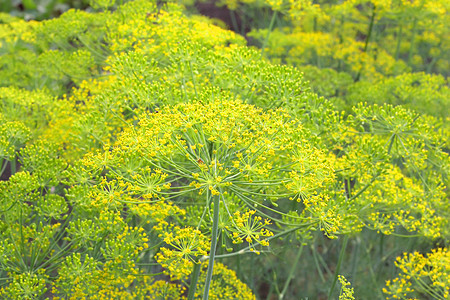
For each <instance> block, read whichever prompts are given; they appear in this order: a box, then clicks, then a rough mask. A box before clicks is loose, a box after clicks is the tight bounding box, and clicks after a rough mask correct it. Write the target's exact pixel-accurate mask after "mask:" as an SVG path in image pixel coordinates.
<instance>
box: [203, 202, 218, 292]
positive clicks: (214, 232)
mask: <svg viewBox="0 0 450 300" xmlns="http://www.w3.org/2000/svg"><path fill="white" fill-rule="evenodd" d="M219 200H220V199H219V197H214V214H213V225H212V237H211V250H210V251H209V263H208V270H207V272H206V281H205V289H204V291H203V300H207V299H208V296H209V287H210V285H211V280H212V275H213V267H214V257H215V253H216V246H217V233H218V229H219V202H220V201H219Z"/></svg>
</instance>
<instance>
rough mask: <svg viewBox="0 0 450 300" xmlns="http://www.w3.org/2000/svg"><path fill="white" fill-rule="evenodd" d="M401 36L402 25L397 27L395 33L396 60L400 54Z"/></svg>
mask: <svg viewBox="0 0 450 300" xmlns="http://www.w3.org/2000/svg"><path fill="white" fill-rule="evenodd" d="M402 36H403V26H402V25H400V27H399V28H398V34H397V47H396V48H395V60H396V61H397V60H398V57H399V55H400V45H401V43H402Z"/></svg>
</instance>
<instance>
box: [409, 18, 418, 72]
mask: <svg viewBox="0 0 450 300" xmlns="http://www.w3.org/2000/svg"><path fill="white" fill-rule="evenodd" d="M416 29H417V18H414V21H413V27H412V30H411V31H412V36H411V46H410V47H409V53H408V65H410V64H411V59H412V55H413V52H414V42H415V39H416V31H417V30H416Z"/></svg>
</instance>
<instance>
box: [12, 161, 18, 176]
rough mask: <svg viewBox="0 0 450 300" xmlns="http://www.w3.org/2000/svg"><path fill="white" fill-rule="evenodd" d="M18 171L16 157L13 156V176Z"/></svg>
mask: <svg viewBox="0 0 450 300" xmlns="http://www.w3.org/2000/svg"><path fill="white" fill-rule="evenodd" d="M16 172H17V168H16V158H13V160H11V176H12V175H14V174H16Z"/></svg>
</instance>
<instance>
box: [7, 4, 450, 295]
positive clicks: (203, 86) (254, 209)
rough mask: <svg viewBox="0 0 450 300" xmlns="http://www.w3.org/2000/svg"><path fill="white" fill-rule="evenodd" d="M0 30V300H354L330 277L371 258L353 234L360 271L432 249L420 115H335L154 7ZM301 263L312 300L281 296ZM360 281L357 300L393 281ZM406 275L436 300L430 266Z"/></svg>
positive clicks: (435, 236)
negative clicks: (375, 249) (402, 251)
mask: <svg viewBox="0 0 450 300" xmlns="http://www.w3.org/2000/svg"><path fill="white" fill-rule="evenodd" d="M102 5H103V6H102V7H103V8H107V7H109V6H112V5H113V4H112V3H109V2H108V3H106V2H105V3H103V4H102ZM0 20H1V22H0V43H1V50H0V51H1V55H0V70H1V72H0V99H1V101H0V121H1V122H0V171H1V173H0V176H1V178H2V181H0V211H1V219H0V222H1V223H0V229H1V230H0V250H1V251H0V278H1V279H2V280H1V281H0V296H1V298H3V299H47V298H49V299H97V298H98V299H198V298H203V299H208V298H211V299H255V298H258V299H259V298H262V297H270V295H277V296H278V297H279V298H281V299H283V298H285V299H289V298H292V297H298V296H299V295H300V296H302V295H303V296H305V297H306V296H309V297H318V296H319V295H321V294H323V293H326V294H327V295H328V296H329V297H333V296H335V297H339V299H353V289H352V288H350V287H349V282H348V281H347V280H346V279H345V278H344V277H343V276H341V274H343V273H345V275H346V277H348V278H350V280H351V281H352V282H354V281H355V280H356V276H355V274H357V273H358V272H359V270H360V269H363V268H364V267H365V266H364V265H363V266H359V265H358V263H357V260H358V259H359V257H360V256H362V257H363V258H366V259H375V257H374V256H373V253H372V250H371V249H369V248H365V249H366V251H365V253H364V254H367V255H365V256H364V255H359V254H358V251H359V250H357V249H359V248H363V246H361V244H362V242H361V241H363V240H371V239H373V237H376V238H377V239H379V240H380V253H379V255H377V257H378V256H379V257H378V258H376V259H378V263H383V262H384V261H386V260H387V259H390V260H391V263H392V265H394V261H395V255H397V254H399V253H398V252H399V250H398V247H397V246H396V245H395V244H396V243H399V241H403V239H405V240H408V241H412V242H411V243H410V244H411V247H410V248H411V249H408V250H415V249H419V248H420V249H425V250H430V249H431V248H434V250H433V251H434V252H432V253H433V255H430V256H428V257H427V259H430V260H432V263H431V264H434V265H435V264H436V263H435V262H436V261H439V258H440V257H441V256H442V257H444V258H445V257H446V256H448V253H449V252H448V250H447V248H444V247H445V246H446V245H447V243H448V239H449V237H450V230H449V229H450V226H449V220H450V207H449V206H450V204H449V201H448V191H447V189H446V185H447V183H448V171H449V169H448V166H449V157H448V154H447V153H446V151H447V150H448V148H447V142H448V141H447V139H446V136H448V133H447V131H446V128H445V127H444V128H443V127H440V126H441V123H442V120H441V119H439V116H429V115H425V114H418V113H416V112H414V111H413V110H409V109H407V108H403V107H401V106H393V105H390V104H382V103H378V104H376V103H375V104H373V105H367V104H364V103H358V104H357V105H355V106H354V108H353V109H352V111H351V112H347V113H346V112H344V111H343V110H342V109H339V108H336V107H335V105H334V104H333V103H332V102H330V101H329V100H326V99H324V98H322V97H319V96H318V95H317V94H316V93H314V92H313V91H312V90H311V88H310V87H309V85H308V83H307V82H306V81H305V79H304V77H303V74H302V72H301V71H300V70H299V69H296V68H294V67H292V66H286V65H277V64H274V63H271V62H269V61H268V60H266V59H264V58H263V57H262V56H261V51H260V50H258V49H255V48H251V47H248V46H246V41H245V39H244V38H243V37H242V36H239V35H238V34H236V33H234V32H231V31H228V30H224V29H221V28H219V27H217V26H215V25H213V24H212V21H211V20H208V19H207V18H205V17H200V16H190V17H187V16H186V15H185V14H184V7H183V6H180V5H178V4H175V3H171V2H168V3H165V4H161V3H159V2H155V1H146V0H137V1H133V2H129V3H126V4H124V5H120V6H118V7H117V9H115V10H111V11H110V10H106V9H105V10H102V11H100V12H96V13H89V12H84V11H78V10H69V11H68V12H66V13H64V14H63V15H62V16H61V17H59V18H57V19H52V20H46V21H42V22H36V21H30V22H25V21H23V20H22V19H19V18H14V17H11V16H9V15H6V14H2V15H0ZM421 76H422V75H421ZM423 76H425V75H423ZM344 77H345V76H343V77H342V81H345V80H348V79H346V78H344ZM417 80H420V78H419V79H417ZM404 81H405V82H406V83H405V84H408V83H407V82H408V78H405V79H404ZM441 81H442V79H439V78H438V79H436V84H437V85H439V84H441ZM426 82H427V84H428V81H426ZM361 83H362V81H361ZM386 84H387V83H386ZM393 84H394V83H393ZM380 89H381V85H380ZM429 89H430V90H432V91H435V92H436V94H439V91H436V90H435V89H434V88H433V87H430V88H429ZM444 92H445V91H444V90H443V93H444ZM357 93H358V91H355V92H354V94H355V95H356V94H357ZM380 93H381V92H380ZM368 94H369V93H368ZM415 95H416V96H417V98H418V99H419V100H418V103H420V101H421V100H420V99H421V98H420V93H415ZM355 97H356V96H355ZM373 97H374V98H376V95H374V96H373ZM436 97H440V96H439V95H437V96H436ZM374 102H376V101H374ZM355 103H356V101H355ZM393 104H395V103H393ZM418 105H420V104H418ZM353 241H354V242H355V246H354V247H353V249H354V251H353V252H355V253H354V255H353V260H352V262H353V263H352V268H351V269H350V268H347V267H346V266H345V262H346V260H345V259H344V256H345V254H346V253H347V252H348V251H349V250H348V248H347V245H348V244H349V243H350V244H351V243H352V242H353ZM384 243H385V244H384ZM358 245H359V246H358ZM319 247H322V251H320V250H319ZM329 247H331V250H330V249H329ZM349 247H350V246H349ZM385 248H386V249H387V251H389V252H390V253H389V254H388V255H387V258H385V257H384V255H383V250H384V249H385ZM305 253H306V254H305ZM291 255H294V257H295V258H293V263H292V264H289V263H288V262H287V261H286V260H284V261H283V262H280V261H278V262H277V261H275V262H274V261H273V260H274V257H277V256H279V257H283V256H284V257H285V258H287V257H289V256H291ZM306 256H307V257H306ZM422 258H423V257H422ZM423 259H425V258H423ZM303 261H306V265H307V264H308V262H311V261H314V262H315V264H316V266H317V267H315V266H313V267H311V266H309V265H308V267H311V269H310V270H309V271H308V272H314V273H315V274H317V276H319V278H320V280H319V281H318V283H319V284H320V285H321V286H322V288H321V289H316V290H314V288H317V287H316V286H313V289H311V283H310V284H305V283H304V284H303V286H304V287H305V289H304V290H296V288H295V287H294V285H293V283H294V282H295V283H298V281H297V278H298V276H296V274H297V273H296V272H298V269H299V268H300V269H302V268H301V265H300V264H301V263H303ZM410 261H414V259H413V258H412V257H411V259H410ZM408 262H409V261H408V260H407V258H406V257H405V259H404V260H399V261H398V262H397V265H398V266H401V265H402V264H407V263H408ZM332 264H334V265H333V268H334V270H333V271H331V270H330V268H331V266H332ZM259 265H260V266H261V272H259V270H258V268H256V267H255V266H259ZM264 266H271V268H272V270H271V271H270V274H272V275H271V276H274V277H272V278H270V280H267V278H264V277H262V276H261V275H264V274H267V272H266V271H265V270H264V268H265V267H264ZM393 267H394V266H393ZM248 268H250V269H252V272H253V273H249V272H248V270H247V269H248ZM303 269H304V268H303ZM410 269H411V268H410ZM410 269H408V268H407V267H404V268H403V269H402V270H403V271H404V272H407V271H408V270H410ZM416 269H417V270H419V269H420V268H416ZM416 269H415V270H416ZM304 270H306V269H304ZM256 272H257V273H258V274H255V273H256ZM361 272H365V273H367V272H368V273H369V274H366V275H365V276H366V277H368V278H370V280H369V281H367V282H366V285H367V286H366V288H367V290H368V291H369V292H371V291H372V290H376V291H377V293H382V288H383V287H384V282H383V280H384V279H392V275H391V274H389V275H390V277H387V275H386V274H382V275H375V274H373V273H374V268H372V264H369V268H368V269H365V270H363V271H361ZM399 276H403V275H399ZM405 276H406V275H405ZM420 276H422V277H424V278H426V276H428V278H430V279H427V280H428V281H426V283H425V284H426V287H425V288H423V289H414V288H413V287H410V286H408V287H406V286H401V289H400V292H401V293H402V294H404V293H416V294H414V295H415V297H420V296H421V295H425V294H431V295H433V296H435V295H438V296H439V297H442V299H445V298H446V297H448V290H449V287H450V281H449V280H448V278H449V271H448V269H445V268H444V271H443V272H438V273H436V274H435V273H433V274H431V273H430V275H428V274H425V273H423V274H422V273H421V275H420ZM399 278H400V277H399ZM405 278H406V277H405ZM252 279H253V280H252ZM402 279H403V277H402ZM337 281H339V282H340V283H341V285H342V287H341V290H340V292H339V290H338V289H337V288H335V287H336V284H337ZM369 282H370V283H369ZM391 282H393V283H395V284H397V285H398V284H401V283H402V281H401V279H398V280H395V281H394V280H392V281H391ZM436 282H438V283H439V284H435V283H436ZM264 284H265V285H264ZM390 284H391V283H390V282H389V284H388V285H387V286H386V288H385V294H386V295H393V297H394V298H395V297H396V296H397V294H395V292H396V291H398V290H399V288H396V289H395V288H393V287H392V286H391V285H390ZM412 285H413V284H412V283H411V286H412ZM296 286H300V285H298V284H296ZM358 286H361V283H359V282H357V285H356V290H357V288H358ZM407 288H408V290H407ZM263 289H264V290H265V291H262V290H263ZM400 292H399V293H400ZM356 294H357V293H356ZM262 295H265V296H262ZM417 295H418V296H417Z"/></svg>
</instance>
